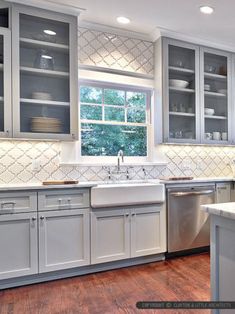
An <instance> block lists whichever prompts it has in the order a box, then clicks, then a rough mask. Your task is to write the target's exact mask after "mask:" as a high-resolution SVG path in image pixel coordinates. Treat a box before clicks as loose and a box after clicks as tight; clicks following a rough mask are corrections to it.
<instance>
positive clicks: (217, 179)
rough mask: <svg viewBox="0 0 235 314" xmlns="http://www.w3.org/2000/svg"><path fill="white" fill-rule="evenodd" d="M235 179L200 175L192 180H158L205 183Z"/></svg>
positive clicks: (162, 181)
mask: <svg viewBox="0 0 235 314" xmlns="http://www.w3.org/2000/svg"><path fill="white" fill-rule="evenodd" d="M232 181H235V178H233V177H209V178H208V177H201V178H193V179H192V180H171V181H169V180H160V183H164V184H166V185H168V184H183V183H207V182H232Z"/></svg>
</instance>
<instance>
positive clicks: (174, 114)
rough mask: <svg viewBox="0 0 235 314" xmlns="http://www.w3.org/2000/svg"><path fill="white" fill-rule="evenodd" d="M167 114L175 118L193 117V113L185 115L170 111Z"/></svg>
mask: <svg viewBox="0 0 235 314" xmlns="http://www.w3.org/2000/svg"><path fill="white" fill-rule="evenodd" d="M169 114H170V115H171V116H177V117H195V113H187V112H174V111H170V112H169Z"/></svg>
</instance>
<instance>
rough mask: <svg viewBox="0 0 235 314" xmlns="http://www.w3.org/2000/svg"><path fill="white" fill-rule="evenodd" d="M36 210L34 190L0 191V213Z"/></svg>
mask: <svg viewBox="0 0 235 314" xmlns="http://www.w3.org/2000/svg"><path fill="white" fill-rule="evenodd" d="M33 211H37V193H36V192H4V193H0V214H11V213H27V212H33Z"/></svg>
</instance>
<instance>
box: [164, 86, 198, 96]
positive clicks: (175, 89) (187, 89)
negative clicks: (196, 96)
mask: <svg viewBox="0 0 235 314" xmlns="http://www.w3.org/2000/svg"><path fill="white" fill-rule="evenodd" d="M169 90H170V91H173V92H179V93H191V94H192V93H195V90H194V89H191V88H179V87H172V86H170V87H169Z"/></svg>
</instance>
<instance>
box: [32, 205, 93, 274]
mask: <svg viewBox="0 0 235 314" xmlns="http://www.w3.org/2000/svg"><path fill="white" fill-rule="evenodd" d="M38 215H39V272H40V273H43V272H48V271H55V270H61V269H67V268H72V267H78V266H83V265H89V264H90V238H89V233H90V230H89V209H75V210H59V211H46V212H39V214H38Z"/></svg>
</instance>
